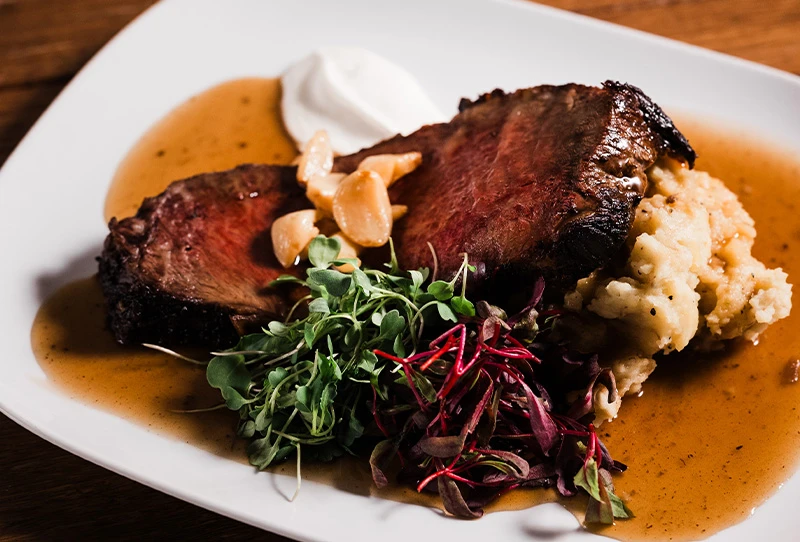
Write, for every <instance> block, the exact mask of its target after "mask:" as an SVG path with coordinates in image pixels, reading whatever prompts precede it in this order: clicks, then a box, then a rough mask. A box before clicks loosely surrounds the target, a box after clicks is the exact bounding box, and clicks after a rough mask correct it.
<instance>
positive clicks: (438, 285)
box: [428, 280, 453, 301]
mask: <svg viewBox="0 0 800 542" xmlns="http://www.w3.org/2000/svg"><path fill="white" fill-rule="evenodd" d="M428 293H429V294H431V295H432V296H433V297H435V298H436V299H438V300H439V301H447V300H448V299H450V298H451V297H453V285H452V284H450V283H449V282H445V281H443V280H437V281H436V282H431V283H430V284H429V285H428Z"/></svg>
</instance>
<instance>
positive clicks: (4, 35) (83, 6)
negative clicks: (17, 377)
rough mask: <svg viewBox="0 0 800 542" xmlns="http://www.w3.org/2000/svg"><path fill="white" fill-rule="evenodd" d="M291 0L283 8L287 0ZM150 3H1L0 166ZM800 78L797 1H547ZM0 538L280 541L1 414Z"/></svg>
mask: <svg viewBox="0 0 800 542" xmlns="http://www.w3.org/2000/svg"><path fill="white" fill-rule="evenodd" d="M287 1H288V0H287ZM152 3H153V1H152V0H49V1H48V0H0V164H2V163H3V162H4V161H5V159H6V158H7V157H8V155H9V153H10V152H11V151H12V150H13V148H14V146H15V145H16V144H17V143H18V142H19V140H20V139H21V138H22V136H23V135H24V134H25V132H26V131H27V130H28V128H30V126H31V125H32V124H33V123H34V121H35V120H36V119H37V118H38V117H39V115H40V114H41V113H42V111H44V109H45V108H46V107H47V106H48V105H49V103H50V102H51V101H52V100H53V98H55V96H56V95H57V94H58V93H59V92H60V91H61V89H62V88H63V87H64V85H66V84H67V83H68V82H69V80H70V79H71V78H72V76H73V75H75V73H76V72H77V71H78V70H79V69H80V68H81V67H82V66H83V64H84V63H85V62H86V61H87V60H88V59H89V58H90V57H91V56H92V55H93V54H94V53H95V52H96V51H97V50H98V49H99V48H100V47H102V46H103V44H104V43H105V42H106V41H108V39H109V38H111V37H112V36H113V35H114V34H115V33H116V32H117V31H118V30H119V29H121V28H122V27H123V26H125V25H126V24H127V23H128V22H129V21H130V20H131V19H133V18H134V17H135V16H136V15H138V14H139V13H140V12H142V11H143V10H144V9H145V8H147V7H148V6H149V5H151V4H152ZM543 3H546V4H550V5H552V6H556V7H560V8H564V9H569V10H573V11H576V12H578V13H582V14H584V15H589V16H592V17H597V18H600V19H605V20H608V21H612V22H615V23H619V24H623V25H627V26H631V27H634V28H638V29H641V30H645V31H648V32H653V33H656V34H661V35H664V36H668V37H671V38H675V39H678V40H682V41H686V42H689V43H693V44H696V45H700V46H703V47H708V48H711V49H716V50H718V51H722V52H725V53H729V54H733V55H737V56H741V57H743V58H747V59H750V60H754V61H756V62H762V63H764V64H768V65H771V66H774V67H776V68H780V69H783V70H787V71H790V72H794V73H796V74H800V1H798V0H771V1H764V0H544V1H543ZM0 443H2V444H0V540H2V541H5V540H37V539H41V540H65V539H70V540H84V539H98V538H102V539H105V538H114V539H117V540H120V539H151V538H155V539H168V538H170V539H186V538H199V539H216V538H232V539H240V538H242V539H243V538H245V537H257V538H261V539H264V538H267V539H270V540H279V539H280V538H279V537H276V536H271V535H268V534H265V533H263V532H261V531H259V530H256V529H254V528H252V527H248V526H246V525H242V524H240V523H237V522H235V521H232V520H229V519H227V518H223V517H220V516H217V515H216V514H213V513H211V512H207V511H205V510H202V509H200V508H197V507H194V506H192V505H190V504H186V503H184V502H182V501H179V500H177V499H173V498H171V497H168V496H166V495H164V494H162V493H159V492H157V491H154V490H152V489H149V488H146V487H144V486H142V485H140V484H138V483H136V482H132V481H130V480H127V479H125V478H123V477H121V476H118V475H116V474H112V473H110V472H108V471H106V470H104V469H102V468H100V467H97V466H95V465H93V464H91V463H89V462H87V461H84V460H82V459H79V458H77V457H75V456H73V455H70V454H68V453H67V452H64V451H62V450H60V449H59V448H57V447H55V446H53V445H52V444H49V443H47V442H45V441H44V440H42V439H40V438H38V437H36V436H34V435H33V434H31V433H28V432H27V431H25V430H24V429H22V428H20V427H19V426H17V425H16V424H14V423H13V422H12V421H11V420H9V419H7V418H5V417H3V416H0Z"/></svg>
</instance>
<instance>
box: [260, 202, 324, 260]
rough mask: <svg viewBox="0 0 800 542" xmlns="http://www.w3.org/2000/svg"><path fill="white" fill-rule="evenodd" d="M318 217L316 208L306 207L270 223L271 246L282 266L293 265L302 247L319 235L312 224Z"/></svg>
mask: <svg viewBox="0 0 800 542" xmlns="http://www.w3.org/2000/svg"><path fill="white" fill-rule="evenodd" d="M319 219H320V214H319V212H318V211H317V210H316V209H306V210H304V211H295V212H293V213H289V214H288V215H284V216H282V217H280V218H279V219H277V220H276V221H275V222H273V223H272V227H271V228H270V234H271V236H272V248H273V250H274V251H275V257H276V258H278V261H279V262H280V264H281V265H282V266H283V267H287V268H288V267H291V266H292V265H294V264H295V262H296V261H297V258H298V256H299V255H300V253H301V252H302V251H303V249H304V248H305V247H306V246H307V245H308V244H309V243H310V242H311V240H312V239H314V237H316V236H317V235H319V229H318V228H317V227H316V226H315V225H314V223H315V222H316V221H317V220H319Z"/></svg>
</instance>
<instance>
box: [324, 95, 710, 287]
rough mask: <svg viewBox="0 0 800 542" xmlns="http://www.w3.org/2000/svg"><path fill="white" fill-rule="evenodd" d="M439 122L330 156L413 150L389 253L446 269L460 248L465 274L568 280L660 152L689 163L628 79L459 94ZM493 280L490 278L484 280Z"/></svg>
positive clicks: (583, 267) (671, 131)
mask: <svg viewBox="0 0 800 542" xmlns="http://www.w3.org/2000/svg"><path fill="white" fill-rule="evenodd" d="M460 110H461V112H460V114H458V115H457V116H456V117H455V118H454V119H453V120H452V121H451V122H450V123H448V124H440V125H434V126H428V127H425V128H422V129H421V130H419V131H417V132H415V133H414V134H411V135H410V136H408V137H396V138H394V139H391V140H388V141H385V142H383V143H380V144H378V145H376V146H375V147H372V148H370V149H367V150H364V151H361V152H360V153H358V154H356V155H353V156H348V157H345V158H341V159H340V160H339V161H338V162H337V163H336V168H338V169H339V170H340V171H351V170H352V169H354V168H355V167H356V166H357V164H358V162H359V161H360V160H361V159H362V158H364V157H366V156H369V155H372V154H382V153H400V152H408V151H413V150H419V151H421V152H422V153H423V163H422V166H421V167H420V168H419V169H417V170H416V171H414V172H413V173H412V174H410V175H407V176H406V177H404V178H403V179H401V180H400V181H399V182H398V183H397V184H396V185H395V186H394V187H393V190H392V192H393V194H392V201H393V202H398V203H403V204H406V205H408V208H409V211H408V214H407V215H406V216H405V218H403V219H402V220H401V221H399V222H398V223H397V224H396V226H395V231H394V232H393V234H392V235H393V238H394V241H395V245H396V246H397V247H398V257H399V259H400V263H401V264H403V265H404V266H405V267H407V268H412V269H413V268H416V267H420V266H430V265H431V264H432V257H431V251H430V249H429V247H428V245H427V243H431V245H432V246H433V247H434V249H435V251H436V254H437V256H438V262H439V270H440V276H442V277H447V278H449V277H450V276H452V273H454V272H455V271H456V270H457V269H458V267H459V265H460V264H461V261H462V258H461V256H460V254H461V253H464V252H466V253H468V254H469V256H470V260H471V261H472V262H473V263H474V264H476V266H477V268H478V270H477V274H476V276H475V277H474V278H473V279H471V280H472V284H476V281H477V284H479V285H480V284H483V285H484V286H490V287H492V289H495V287H497V286H499V287H500V288H501V289H507V288H511V289H517V288H519V287H520V286H522V287H524V286H525V285H526V284H528V283H530V282H531V280H532V279H533V278H534V277H536V276H538V275H544V277H545V279H546V280H547V282H548V284H550V285H554V286H555V285H561V286H569V285H570V283H572V282H574V281H575V280H577V279H578V278H580V277H582V276H586V275H587V274H588V273H590V272H591V271H593V270H594V269H597V268H598V267H602V266H603V265H605V264H606V263H608V261H609V259H610V258H611V256H612V255H613V254H614V253H615V252H616V251H617V249H618V248H619V247H620V246H621V245H622V244H623V242H624V241H625V238H626V237H627V235H628V231H629V230H630V227H631V224H632V223H633V217H634V209H635V207H636V205H637V204H638V203H639V200H640V199H641V198H642V196H643V195H644V190H645V189H646V186H647V177H646V175H645V170H646V169H647V168H649V167H650V166H651V165H652V164H653V163H654V162H655V161H656V160H657V159H658V158H659V157H660V156H662V155H665V154H668V155H670V156H672V157H674V158H677V159H679V160H682V161H684V162H686V163H688V165H689V166H690V167H691V166H692V165H693V164H694V159H695V153H694V151H693V150H692V148H691V147H690V146H689V144H688V142H687V141H686V139H685V138H684V137H683V135H681V133H680V132H678V130H677V129H676V128H675V127H674V126H673V124H672V121H671V120H670V119H669V118H668V117H667V116H666V115H664V113H663V112H662V111H661V109H660V108H659V107H658V106H657V105H655V104H654V103H653V102H652V101H651V100H650V99H649V98H648V97H647V96H645V95H644V94H643V93H642V92H641V91H640V90H639V89H638V88H636V87H633V86H630V85H624V84H620V83H615V82H606V83H605V84H604V85H603V86H602V87H600V88H597V87H587V86H582V85H574V84H572V85H562V86H540V87H534V88H529V89H522V90H518V91H516V92H514V93H511V94H506V93H504V92H502V91H499V90H496V91H494V92H492V93H490V94H486V95H484V96H482V97H481V98H479V99H478V100H477V101H475V102H469V101H467V100H462V103H461V107H460ZM492 279H496V282H497V283H498V284H488V283H489V282H491V281H492Z"/></svg>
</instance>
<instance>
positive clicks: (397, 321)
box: [380, 309, 406, 340]
mask: <svg viewBox="0 0 800 542" xmlns="http://www.w3.org/2000/svg"><path fill="white" fill-rule="evenodd" d="M405 327H406V319H405V318H403V317H402V316H400V313H399V312H398V311H397V309H393V310H390V311H389V312H387V313H386V314H385V315H384V316H383V319H382V320H381V333H380V338H382V339H392V340H394V338H395V337H397V336H398V335H399V334H400V333H402V332H403V330H404V329H405Z"/></svg>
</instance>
